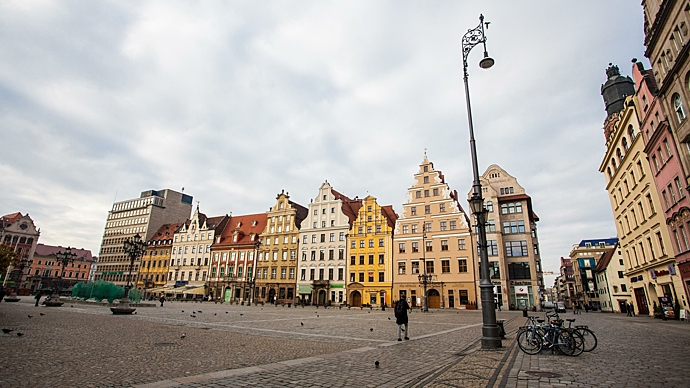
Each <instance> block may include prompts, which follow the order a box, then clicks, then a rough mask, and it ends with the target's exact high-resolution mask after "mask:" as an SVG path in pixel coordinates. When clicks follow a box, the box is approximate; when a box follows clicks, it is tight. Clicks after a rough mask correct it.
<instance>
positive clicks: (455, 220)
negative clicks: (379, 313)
mask: <svg viewBox="0 0 690 388" xmlns="http://www.w3.org/2000/svg"><path fill="white" fill-rule="evenodd" d="M393 246H394V253H395V254H394V259H393V262H394V266H395V276H394V282H393V298H395V300H397V299H399V298H400V297H404V298H406V299H407V300H409V303H410V305H411V306H413V307H415V306H420V307H421V306H423V303H424V299H425V298H424V296H425V294H424V278H423V277H422V276H424V275H426V277H427V284H426V296H427V298H426V299H427V300H428V307H429V308H463V309H464V308H467V307H468V306H470V308H472V306H476V305H477V293H476V287H475V280H476V279H475V274H476V262H477V260H476V258H475V254H474V250H473V249H472V247H473V246H474V244H473V243H472V236H471V234H470V227H469V218H468V217H467V214H465V211H464V210H463V209H462V207H461V206H460V203H459V202H458V196H457V192H456V191H451V189H450V186H449V185H448V183H446V181H445V178H444V176H443V174H442V172H441V171H439V170H436V169H435V168H434V165H433V163H432V162H430V161H429V160H428V159H427V156H426V154H425V155H424V160H422V163H421V164H420V165H419V170H418V171H417V172H416V173H415V174H414V182H413V184H412V186H411V187H409V188H408V189H407V195H406V202H405V203H404V204H403V208H402V213H401V214H400V217H399V218H398V220H397V222H396V226H395V233H394V236H393ZM420 275H422V276H420Z"/></svg>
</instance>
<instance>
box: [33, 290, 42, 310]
mask: <svg viewBox="0 0 690 388" xmlns="http://www.w3.org/2000/svg"><path fill="white" fill-rule="evenodd" d="M42 296H43V294H42V293H41V291H37V292H36V296H34V299H36V304H35V305H34V306H36V307H38V304H39V302H40V301H41V297H42Z"/></svg>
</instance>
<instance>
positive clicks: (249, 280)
mask: <svg viewBox="0 0 690 388" xmlns="http://www.w3.org/2000/svg"><path fill="white" fill-rule="evenodd" d="M253 270H254V268H253V267H252V271H253ZM254 283H256V279H255V278H254V277H253V276H252V274H251V273H248V274H247V285H248V286H249V297H248V298H247V306H251V304H252V296H253V294H254Z"/></svg>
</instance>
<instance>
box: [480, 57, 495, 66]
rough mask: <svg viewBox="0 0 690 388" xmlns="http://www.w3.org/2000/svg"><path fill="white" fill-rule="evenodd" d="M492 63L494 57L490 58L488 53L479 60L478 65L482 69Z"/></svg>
mask: <svg viewBox="0 0 690 388" xmlns="http://www.w3.org/2000/svg"><path fill="white" fill-rule="evenodd" d="M493 65H494V59H493V58H491V57H490V56H488V54H485V55H484V59H482V60H481V61H479V67H481V68H482V69H488V68H490V67H491V66H493Z"/></svg>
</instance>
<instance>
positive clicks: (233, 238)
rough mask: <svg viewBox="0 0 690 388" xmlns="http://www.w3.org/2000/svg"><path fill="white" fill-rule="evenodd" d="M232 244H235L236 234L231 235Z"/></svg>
mask: <svg viewBox="0 0 690 388" xmlns="http://www.w3.org/2000/svg"><path fill="white" fill-rule="evenodd" d="M232 242H237V233H235V234H234V235H232Z"/></svg>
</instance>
